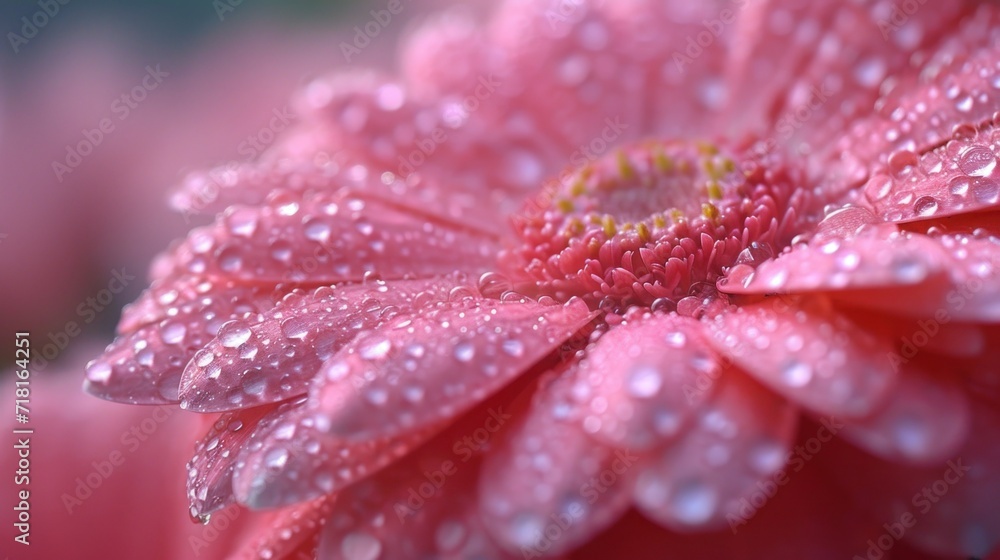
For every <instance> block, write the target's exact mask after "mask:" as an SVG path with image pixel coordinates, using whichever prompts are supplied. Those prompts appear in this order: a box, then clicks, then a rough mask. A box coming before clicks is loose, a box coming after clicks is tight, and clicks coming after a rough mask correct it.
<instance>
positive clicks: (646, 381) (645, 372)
mask: <svg viewBox="0 0 1000 560" xmlns="http://www.w3.org/2000/svg"><path fill="white" fill-rule="evenodd" d="M662 384H663V382H662V380H661V378H660V372H659V370H658V369H656V368H655V367H653V366H650V365H645V364H643V365H639V366H638V367H636V368H634V369H633V370H632V373H631V374H629V378H628V391H629V393H630V394H631V395H632V396H634V397H639V398H649V397H652V396H653V395H655V394H656V393H658V392H659V391H660V386H661V385H662Z"/></svg>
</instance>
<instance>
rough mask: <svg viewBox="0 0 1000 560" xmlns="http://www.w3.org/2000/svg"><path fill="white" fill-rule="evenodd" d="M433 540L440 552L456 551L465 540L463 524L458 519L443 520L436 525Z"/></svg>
mask: <svg viewBox="0 0 1000 560" xmlns="http://www.w3.org/2000/svg"><path fill="white" fill-rule="evenodd" d="M434 540H435V542H436V543H437V547H438V549H439V550H441V552H452V551H457V550H458V547H460V546H461V545H462V542H464V541H465V525H463V524H462V523H461V522H459V521H453V520H448V521H445V522H443V523H441V525H439V526H438V528H437V531H436V532H435V533H434Z"/></svg>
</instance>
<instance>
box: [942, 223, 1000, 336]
mask: <svg viewBox="0 0 1000 560" xmlns="http://www.w3.org/2000/svg"><path fill="white" fill-rule="evenodd" d="M938 242H939V243H940V246H941V247H942V248H943V249H944V251H945V253H946V254H947V258H948V262H947V266H948V270H949V271H950V272H951V286H950V288H951V290H949V292H948V293H947V294H946V295H945V298H944V302H940V301H939V302H938V303H939V311H940V310H944V312H945V313H946V314H947V316H948V317H949V321H962V322H977V323H978V322H982V323H996V322H997V321H998V320H1000V275H998V274H997V271H998V270H1000V239H998V238H996V237H993V236H988V237H983V236H974V235H964V234H955V235H942V236H941V237H940V238H939V239H938Z"/></svg>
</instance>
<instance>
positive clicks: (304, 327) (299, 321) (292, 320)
mask: <svg viewBox="0 0 1000 560" xmlns="http://www.w3.org/2000/svg"><path fill="white" fill-rule="evenodd" d="M281 333H282V334H284V335H285V336H287V337H288V338H292V339H297V340H301V339H303V338H305V337H306V335H307V334H309V321H308V320H307V319H305V318H303V317H288V318H287V319H285V320H283V321H282V322H281Z"/></svg>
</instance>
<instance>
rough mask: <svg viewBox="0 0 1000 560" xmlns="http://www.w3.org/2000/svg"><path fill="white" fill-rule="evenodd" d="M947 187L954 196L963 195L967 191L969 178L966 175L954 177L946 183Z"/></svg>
mask: <svg viewBox="0 0 1000 560" xmlns="http://www.w3.org/2000/svg"><path fill="white" fill-rule="evenodd" d="M948 189H949V190H950V191H951V194H953V195H955V196H965V195H966V194H968V192H969V179H968V178H967V177H955V178H954V179H952V180H951V182H950V183H948Z"/></svg>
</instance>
